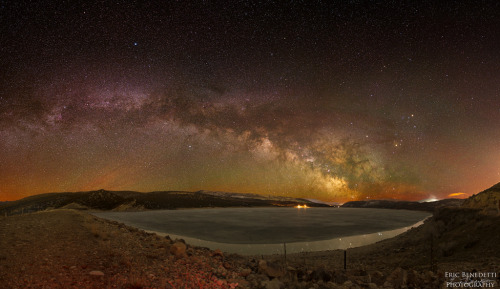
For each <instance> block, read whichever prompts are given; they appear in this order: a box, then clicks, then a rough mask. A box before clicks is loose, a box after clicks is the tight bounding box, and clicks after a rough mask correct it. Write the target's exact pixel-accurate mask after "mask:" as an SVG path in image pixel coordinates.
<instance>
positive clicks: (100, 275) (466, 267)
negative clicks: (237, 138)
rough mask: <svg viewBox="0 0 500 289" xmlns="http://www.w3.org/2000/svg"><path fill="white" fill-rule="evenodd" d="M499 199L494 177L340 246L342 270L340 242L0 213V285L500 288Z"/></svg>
mask: <svg viewBox="0 0 500 289" xmlns="http://www.w3.org/2000/svg"><path fill="white" fill-rule="evenodd" d="M499 200H500V185H496V186H494V187H492V188H491V189H488V190H485V191H484V192H481V193H479V194H477V195H474V196H472V197H471V198H470V199H469V200H468V201H467V202H466V203H465V204H464V206H462V207H460V208H446V207H445V208H440V209H438V210H437V211H436V212H435V213H434V216H433V217H432V218H430V219H428V220H427V221H426V222H425V223H424V224H423V225H422V226H420V227H418V228H414V229H411V230H409V231H407V232H406V233H404V234H401V235H399V236H397V237H395V238H392V239H387V240H384V241H381V242H378V243H375V244H372V245H369V246H364V247H359V248H353V249H349V250H347V251H346V252H345V253H346V255H345V256H346V257H347V258H346V261H347V262H346V263H345V265H346V267H345V268H344V251H340V250H336V251H324V252H315V253H301V254H293V255H290V254H289V255H287V256H285V255H284V254H281V255H273V256H253V257H252V256H246V257H243V256H239V255H234V254H231V255H229V254H224V253H222V252H220V251H217V250H216V251H211V250H208V249H205V248H198V247H192V246H190V245H189V244H185V243H184V242H183V241H182V240H170V238H168V237H167V238H162V237H159V236H157V235H155V234H149V233H146V232H144V231H141V230H137V229H135V228H131V227H127V226H125V225H123V224H120V223H117V222H113V221H107V220H103V219H99V218H97V217H94V216H92V215H90V214H88V213H86V212H82V211H77V210H70V209H58V210H46V211H42V212H36V213H29V214H19V215H14V216H7V217H4V216H2V217H0V288H5V289H9V288H23V289H24V288H127V289H140V288H265V289H284V288H292V289H293V288H304V289H309V288H315V289H316V288H319V289H321V288H323V289H324V288H332V289H335V288H343V289H352V288H370V289H376V288H388V289H390V288H400V289H402V288H418V289H423V288H429V289H435V288H451V287H453V288H499V285H498V284H499V281H500V278H499V275H500V214H499V210H498V207H497V204H498V202H499ZM455 275H456V277H453V276H455ZM460 282H462V283H460ZM464 284H465V285H464Z"/></svg>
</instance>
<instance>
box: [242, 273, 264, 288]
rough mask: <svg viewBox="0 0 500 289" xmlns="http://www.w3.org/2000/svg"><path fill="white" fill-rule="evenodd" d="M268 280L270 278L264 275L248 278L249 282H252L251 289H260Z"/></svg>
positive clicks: (251, 275)
mask: <svg viewBox="0 0 500 289" xmlns="http://www.w3.org/2000/svg"><path fill="white" fill-rule="evenodd" d="M268 280H269V278H268V277H267V276H266V275H263V274H250V275H248V277H247V281H248V282H250V286H249V287H250V288H259V287H260V286H261V283H262V282H264V281H268Z"/></svg>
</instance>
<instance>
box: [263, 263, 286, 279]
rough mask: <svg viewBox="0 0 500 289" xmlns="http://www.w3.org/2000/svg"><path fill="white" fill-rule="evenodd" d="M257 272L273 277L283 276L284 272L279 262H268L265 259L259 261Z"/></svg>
mask: <svg viewBox="0 0 500 289" xmlns="http://www.w3.org/2000/svg"><path fill="white" fill-rule="evenodd" d="M259 272H260V273H262V274H266V275H267V276H269V277H273V278H279V277H283V276H285V273H286V272H285V270H283V268H282V267H281V266H280V265H279V264H276V263H272V262H269V263H268V262H266V261H265V260H260V261H259Z"/></svg>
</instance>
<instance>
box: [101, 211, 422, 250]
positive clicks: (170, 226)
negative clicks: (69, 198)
mask: <svg viewBox="0 0 500 289" xmlns="http://www.w3.org/2000/svg"><path fill="white" fill-rule="evenodd" d="M94 215H96V216H98V217H101V218H105V219H109V220H114V221H118V222H121V223H124V224H126V225H129V226H133V227H137V228H140V229H143V230H146V231H152V232H156V233H158V234H160V235H169V236H170V237H171V238H172V239H175V238H182V239H184V240H185V241H186V242H187V243H189V244H191V245H197V246H204V247H209V248H211V249H221V250H223V251H225V252H230V253H239V254H274V253H281V252H282V251H283V249H284V246H285V245H284V243H286V247H287V252H289V253H294V252H305V251H320V250H334V249H345V248H349V247H357V246H362V245H367V244H370V243H374V242H377V241H380V240H383V239H386V238H390V237H393V236H396V235H398V234H400V233H402V232H404V231H406V230H408V229H409V228H411V227H412V226H415V225H419V224H420V223H421V222H422V221H423V220H424V219H425V218H427V217H429V216H430V215H431V214H430V213H427V212H419V211H406V210H386V209H357V208H301V209H298V208H289V207H287V208H275V207H273V208H209V209H189V210H160V211H144V212H98V213H94Z"/></svg>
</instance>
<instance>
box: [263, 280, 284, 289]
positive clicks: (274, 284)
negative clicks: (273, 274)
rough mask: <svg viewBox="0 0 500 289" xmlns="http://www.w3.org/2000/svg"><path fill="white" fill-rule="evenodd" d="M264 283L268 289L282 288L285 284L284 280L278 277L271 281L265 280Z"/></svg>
mask: <svg viewBox="0 0 500 289" xmlns="http://www.w3.org/2000/svg"><path fill="white" fill-rule="evenodd" d="M262 285H263V286H264V288H266V289H280V288H282V287H283V286H284V284H283V282H281V281H280V280H278V279H273V280H271V281H263V282H262Z"/></svg>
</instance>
